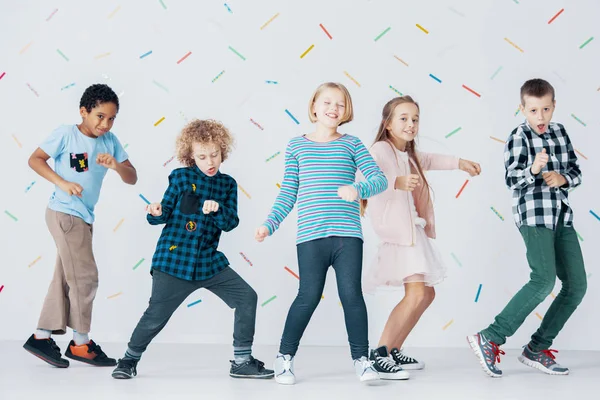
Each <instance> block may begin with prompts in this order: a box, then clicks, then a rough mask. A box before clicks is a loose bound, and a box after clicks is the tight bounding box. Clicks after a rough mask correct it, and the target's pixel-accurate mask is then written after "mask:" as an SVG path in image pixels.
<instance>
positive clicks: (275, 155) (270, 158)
mask: <svg viewBox="0 0 600 400" xmlns="http://www.w3.org/2000/svg"><path fill="white" fill-rule="evenodd" d="M280 153H281V152H280V151H278V152H277V153H275V154H273V155H272V156H271V157H269V158H267V159H266V160H265V162H269V161H271V160H272V159H274V158H275V157H277V156H278V155H279V154H280Z"/></svg>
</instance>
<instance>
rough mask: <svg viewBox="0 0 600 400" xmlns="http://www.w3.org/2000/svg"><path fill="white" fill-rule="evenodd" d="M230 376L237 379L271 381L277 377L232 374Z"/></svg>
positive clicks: (270, 375) (273, 374)
mask: <svg viewBox="0 0 600 400" xmlns="http://www.w3.org/2000/svg"><path fill="white" fill-rule="evenodd" d="M229 376H230V377H232V378H237V379H271V378H273V377H274V376H275V373H272V374H269V375H239V374H231V373H230V374H229Z"/></svg>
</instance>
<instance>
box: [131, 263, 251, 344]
mask: <svg viewBox="0 0 600 400" xmlns="http://www.w3.org/2000/svg"><path fill="white" fill-rule="evenodd" d="M201 288H204V289H208V290H210V291H211V292H213V293H214V294H215V295H217V296H219V297H220V298H221V300H223V301H224V302H225V303H226V304H227V305H228V306H229V307H230V308H235V317H234V318H235V322H234V325H233V345H234V347H249V346H252V341H253V339H254V325H255V321H256V303H257V301H258V297H257V295H256V292H255V291H254V289H252V288H251V287H250V285H248V284H247V283H246V282H245V281H244V280H243V279H242V277H240V276H239V275H238V274H237V273H236V272H235V271H234V270H233V269H231V268H230V267H227V268H225V269H224V270H223V271H221V272H219V273H218V274H217V275H215V276H213V277H212V278H210V279H207V280H203V281H186V280H184V279H179V278H176V277H174V276H171V275H169V274H165V273H164V272H160V271H157V270H154V271H153V273H152V295H151V297H150V304H149V305H148V308H147V309H146V311H145V312H144V315H142V318H141V319H140V322H138V324H137V326H136V327H135V330H134V331H133V333H132V335H131V339H130V341H129V344H128V347H129V349H131V350H133V351H134V352H136V353H139V354H141V353H143V352H144V351H145V350H146V348H147V347H148V345H149V344H150V342H151V341H152V339H154V337H155V336H156V335H158V333H159V332H160V331H161V330H162V329H163V328H164V327H165V325H166V324H167V322H168V321H169V319H170V318H171V315H173V313H174V312H175V310H176V309H177V307H179V306H180V305H181V303H182V302H183V301H184V300H185V299H186V298H187V297H188V296H189V295H190V294H192V293H193V292H194V291H196V290H198V289H201Z"/></svg>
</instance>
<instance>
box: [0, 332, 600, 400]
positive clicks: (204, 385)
mask: <svg viewBox="0 0 600 400" xmlns="http://www.w3.org/2000/svg"><path fill="white" fill-rule="evenodd" d="M58 344H59V346H61V348H62V349H63V350H64V349H65V346H66V343H63V342H58ZM21 345H22V343H19V342H0V355H1V357H0V359H1V360H2V361H4V362H2V363H0V400H13V399H28V398H34V399H44V400H51V399H63V400H66V399H75V398H77V399H81V400H94V399H111V400H117V399H132V398H133V399H137V398H140V399H142V398H143V399H145V400H149V399H167V398H168V399H195V400H198V399H219V400H226V399H244V400H249V399H282V398H283V399H285V400H293V399H307V398H310V399H311V400H312V399H349V398H354V399H356V398H365V399H366V398H376V397H375V396H377V398H402V399H415V400H416V399H419V400H421V399H444V400H447V399H461V400H467V399H485V400H491V399H542V398H552V399H559V398H567V396H573V397H574V398H575V397H579V398H582V397H583V398H592V397H591V396H592V395H591V393H593V392H594V389H595V388H596V387H597V386H596V385H597V383H596V384H594V382H595V379H596V376H595V374H597V373H600V361H599V357H598V356H599V355H600V354H598V353H597V352H596V353H595V352H577V351H572V352H569V351H564V352H562V351H561V353H560V355H559V356H560V362H561V363H562V364H564V365H567V366H569V367H570V368H571V371H572V372H571V374H570V375H568V376H549V375H545V374H543V373H541V372H539V371H537V370H533V369H530V368H528V367H526V366H524V365H522V364H520V363H519V362H518V361H517V356H518V355H519V351H518V350H507V351H506V353H507V354H506V356H504V358H503V359H502V363H501V364H500V366H501V367H502V369H503V370H504V377H503V378H501V379H492V378H489V377H487V375H485V374H484V373H483V371H481V370H480V367H479V364H478V362H477V360H476V359H475V356H474V355H473V354H472V353H471V351H470V350H469V349H468V348H466V347H465V348H459V349H432V348H415V349H411V351H410V352H408V353H409V354H410V355H412V356H414V357H415V358H420V359H422V360H423V361H425V362H426V363H427V366H426V368H425V369H424V370H423V371H415V372H413V373H412V375H411V379H410V380H408V381H399V382H393V381H380V382H379V383H378V384H376V385H370V386H367V385H365V384H361V383H360V382H359V381H358V380H357V378H356V377H355V376H354V370H353V368H352V364H351V362H350V360H349V356H348V350H347V349H346V348H344V347H308V346H306V347H301V348H300V353H299V354H298V357H297V360H296V376H297V378H298V382H297V384H296V385H295V386H281V385H277V384H276V383H275V382H274V381H273V380H269V381H252V380H236V379H232V378H230V377H229V375H228V371H229V363H228V360H229V358H230V357H231V354H230V348H229V347H228V346H223V345H200V344H194V345H183V344H161V343H157V344H153V345H151V348H150V349H149V350H148V351H147V353H146V354H145V355H144V358H143V360H142V361H141V362H140V364H139V366H138V374H139V375H138V376H137V377H136V378H135V379H132V380H116V379H112V378H111V376H110V373H111V371H112V368H102V369H99V368H95V367H90V366H87V365H83V364H81V363H77V362H75V361H71V366H70V367H69V368H68V369H57V368H53V367H50V366H48V365H46V364H45V363H43V362H42V361H39V360H38V359H37V358H35V357H33V356H31V355H29V354H28V353H27V352H25V350H23V349H22V348H21ZM465 345H466V344H465ZM103 349H104V350H105V351H106V352H107V354H108V355H109V356H112V357H117V358H118V356H119V355H120V354H121V353H122V351H123V349H124V344H110V343H107V344H104V345H103ZM275 351H276V348H275V347H270V346H269V347H267V346H258V347H256V348H255V349H254V355H255V356H256V357H257V358H259V359H261V360H263V361H266V364H267V365H270V364H271V362H272V359H273V356H274V354H275ZM8 360H10V362H7V361H8Z"/></svg>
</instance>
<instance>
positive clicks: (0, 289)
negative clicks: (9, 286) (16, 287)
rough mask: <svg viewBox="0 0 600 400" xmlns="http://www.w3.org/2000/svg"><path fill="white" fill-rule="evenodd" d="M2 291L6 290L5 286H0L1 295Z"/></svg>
mask: <svg viewBox="0 0 600 400" xmlns="http://www.w3.org/2000/svg"><path fill="white" fill-rule="evenodd" d="M2 289H4V285H0V293H2Z"/></svg>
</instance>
